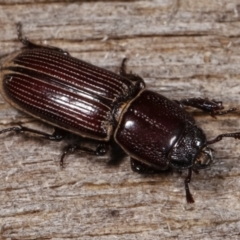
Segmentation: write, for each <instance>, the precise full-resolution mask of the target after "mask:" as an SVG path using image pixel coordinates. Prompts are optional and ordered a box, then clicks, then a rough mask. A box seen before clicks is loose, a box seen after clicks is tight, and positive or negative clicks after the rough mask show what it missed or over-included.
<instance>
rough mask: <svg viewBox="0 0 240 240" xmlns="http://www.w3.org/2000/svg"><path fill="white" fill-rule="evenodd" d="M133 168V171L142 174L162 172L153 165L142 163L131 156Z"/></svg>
mask: <svg viewBox="0 0 240 240" xmlns="http://www.w3.org/2000/svg"><path fill="white" fill-rule="evenodd" d="M131 168H132V170H133V172H137V173H141V174H154V173H159V172H162V171H163V170H162V171H160V170H158V169H156V168H154V167H151V166H149V165H147V164H145V163H142V162H140V161H138V160H136V159H134V158H131Z"/></svg>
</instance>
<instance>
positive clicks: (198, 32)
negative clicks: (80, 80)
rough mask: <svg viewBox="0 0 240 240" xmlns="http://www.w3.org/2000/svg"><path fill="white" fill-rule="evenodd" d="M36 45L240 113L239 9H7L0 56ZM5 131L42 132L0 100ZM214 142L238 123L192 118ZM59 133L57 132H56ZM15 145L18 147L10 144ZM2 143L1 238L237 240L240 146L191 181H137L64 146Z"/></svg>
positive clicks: (136, 4) (192, 4) (200, 5)
mask: <svg viewBox="0 0 240 240" xmlns="http://www.w3.org/2000/svg"><path fill="white" fill-rule="evenodd" d="M19 21H20V22H22V24H23V31H24V33H25V35H27V36H28V38H29V39H31V40H33V41H36V42H38V43H40V42H42V43H44V44H49V45H56V46H58V47H61V48H63V49H65V50H68V51H69V52H70V53H71V54H72V55H73V56H75V57H78V58H81V59H84V60H86V61H89V62H91V63H93V64H97V65H99V66H102V67H104V68H107V69H110V70H112V71H115V72H117V71H118V69H119V66H120V62H121V60H122V59H123V58H124V57H128V58H129V61H128V70H129V71H130V70H131V71H132V72H134V73H137V74H139V75H140V76H142V77H143V78H144V79H145V80H146V83H147V85H148V87H149V88H150V89H153V90H155V91H157V92H161V93H163V94H165V95H166V96H168V97H170V98H174V99H181V98H185V97H195V96H197V97H198V96H202V97H209V98H214V99H217V100H222V101H223V102H224V103H225V106H226V107H232V106H237V107H238V108H239V109H240V86H239V84H240V67H239V66H240V1H239V0H211V1H209V0H198V1H192V0H179V1H176V0H153V1H147V0H146V1H114V0H113V1H66V2H64V1H57V0H56V1H46V0H41V1H40V0H39V1H33V0H22V1H21V0H8V1H7V0H5V1H4V0H1V1H0V56H1V58H3V57H4V56H6V55H7V54H9V53H11V52H13V51H15V50H18V49H19V48H20V47H21V44H20V43H19V42H18V41H17V39H16V27H15V24H16V22H19ZM0 108H1V109H0V128H1V129H3V128H5V127H7V126H10V123H15V124H18V123H27V124H28V125H29V124H30V125H31V126H34V127H40V128H41V127H42V126H43V125H42V124H39V123H36V122H34V121H33V120H32V119H31V118H29V117H26V116H25V115H24V114H22V113H20V112H18V111H16V110H14V109H13V108H12V107H10V106H9V105H8V104H6V103H4V100H3V99H2V98H1V99H0ZM193 114H194V115H195V116H196V118H197V122H198V123H199V124H200V126H201V127H202V128H203V129H204V130H205V132H206V134H207V136H208V138H209V139H211V138H213V137H214V136H216V135H217V134H219V133H222V132H234V131H239V130H240V120H239V112H238V113H236V114H230V115H227V116H222V117H218V118H217V119H213V118H211V117H210V116H206V114H203V113H201V112H200V111H196V110H194V112H193ZM48 130H50V131H51V129H48ZM6 135H8V136H6ZM6 135H1V136H0V152H1V158H0V192H1V193H0V235H1V237H0V239H84V240H88V239H89V240H90V239H97V240H112V239H151V240H152V239H201V240H203V239H239V238H240V217H239V213H240V204H239V202H240V192H239V189H240V161H239V160H240V141H237V140H234V139H225V140H224V141H222V142H220V143H218V144H216V145H215V146H214V149H215V150H216V151H215V152H214V156H215V161H214V164H213V166H212V167H211V168H210V169H208V170H204V171H201V172H200V174H198V175H196V174H194V176H193V180H192V184H191V186H190V187H191V190H192V193H193V195H194V197H195V200H196V202H195V204H192V205H187V204H186V201H185V192H184V184H183V181H184V176H185V174H186V173H183V174H182V175H178V174H177V173H169V174H163V175H154V176H141V175H138V174H136V173H133V172H132V171H131V169H130V166H129V158H128V157H127V158H126V159H125V160H124V161H123V162H122V163H121V164H120V165H119V166H115V167H114V166H109V165H108V164H107V162H108V161H109V156H108V155H107V156H105V157H100V158H95V157H89V156H79V155H71V156H69V157H68V158H67V163H68V165H67V167H66V169H64V170H61V169H60V167H59V157H60V155H61V148H62V147H63V146H65V145H66V142H62V143H55V142H48V141H43V140H39V139H38V138H28V137H24V136H22V135H15V134H6Z"/></svg>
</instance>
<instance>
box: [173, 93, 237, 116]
mask: <svg viewBox="0 0 240 240" xmlns="http://www.w3.org/2000/svg"><path fill="white" fill-rule="evenodd" d="M175 102H177V103H178V104H179V105H181V106H182V105H185V106H190V107H194V108H197V109H201V110H202V111H204V112H208V113H210V115H211V116H212V117H213V118H216V115H225V114H228V113H231V112H235V111H236V110H237V109H236V108H230V109H228V110H225V111H221V110H223V109H224V107H223V105H222V102H221V101H216V100H214V99H212V100H209V99H207V98H205V99H204V98H188V99H182V100H180V101H175Z"/></svg>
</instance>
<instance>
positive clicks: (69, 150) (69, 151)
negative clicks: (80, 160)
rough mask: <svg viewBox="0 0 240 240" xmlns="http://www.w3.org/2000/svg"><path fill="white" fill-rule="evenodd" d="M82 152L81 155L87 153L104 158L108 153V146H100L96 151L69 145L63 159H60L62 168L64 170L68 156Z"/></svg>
mask: <svg viewBox="0 0 240 240" xmlns="http://www.w3.org/2000/svg"><path fill="white" fill-rule="evenodd" d="M77 151H78V152H81V153H87V154H89V155H93V156H103V155H105V154H106V153H107V152H108V145H107V144H104V143H103V144H99V145H98V146H97V147H96V149H91V148H88V147H84V146H81V145H76V144H74V145H68V146H66V148H65V150H64V151H63V153H62V156H61V159H60V166H61V168H64V159H65V157H66V155H69V154H73V153H75V152H77Z"/></svg>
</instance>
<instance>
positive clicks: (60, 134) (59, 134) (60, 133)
mask: <svg viewBox="0 0 240 240" xmlns="http://www.w3.org/2000/svg"><path fill="white" fill-rule="evenodd" d="M5 132H15V133H23V132H30V133H35V134H38V135H40V136H42V137H43V138H46V139H49V140H51V141H61V140H62V139H63V138H64V135H65V131H64V130H62V129H59V128H55V131H54V132H53V133H52V134H48V133H45V132H42V131H39V130H35V129H31V128H28V127H23V126H15V127H11V128H6V129H3V130H1V131H0V134H2V133H5Z"/></svg>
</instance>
